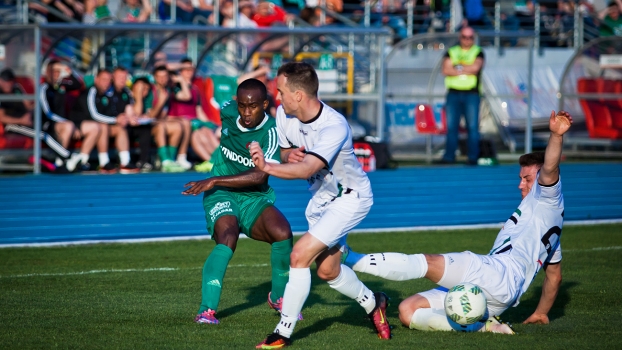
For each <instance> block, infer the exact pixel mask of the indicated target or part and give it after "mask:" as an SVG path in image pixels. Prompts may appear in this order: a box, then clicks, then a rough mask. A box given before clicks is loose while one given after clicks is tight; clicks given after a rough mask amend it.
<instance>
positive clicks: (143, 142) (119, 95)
mask: <svg viewBox="0 0 622 350" xmlns="http://www.w3.org/2000/svg"><path fill="white" fill-rule="evenodd" d="M112 89H113V93H112V98H111V104H110V107H111V114H112V115H121V114H125V115H126V116H127V119H128V125H127V126H126V129H127V133H128V139H129V141H130V144H133V142H135V141H138V145H139V150H140V161H139V163H138V164H137V168H139V169H140V171H143V172H149V171H151V170H152V169H153V165H151V162H150V161H151V159H150V157H151V129H152V123H151V122H152V119H150V118H149V119H147V120H145V119H142V118H141V116H142V113H136V110H135V108H134V107H135V106H134V98H133V94H132V91H130V89H129V88H128V73H127V70H126V69H125V68H123V67H117V68H115V69H114V70H113V72H112Z"/></svg>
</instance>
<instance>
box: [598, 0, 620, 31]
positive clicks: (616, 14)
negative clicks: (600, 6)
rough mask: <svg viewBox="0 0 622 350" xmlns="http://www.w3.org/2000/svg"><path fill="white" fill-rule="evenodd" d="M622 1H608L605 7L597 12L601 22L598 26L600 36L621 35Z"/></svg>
mask: <svg viewBox="0 0 622 350" xmlns="http://www.w3.org/2000/svg"><path fill="white" fill-rule="evenodd" d="M621 14H622V1H621V0H615V1H611V2H609V4H608V5H607V8H606V9H604V10H602V11H601V12H600V13H599V14H598V18H600V19H601V24H600V26H599V28H598V30H599V32H600V36H601V37H606V36H614V35H617V36H622V16H620V15H621Z"/></svg>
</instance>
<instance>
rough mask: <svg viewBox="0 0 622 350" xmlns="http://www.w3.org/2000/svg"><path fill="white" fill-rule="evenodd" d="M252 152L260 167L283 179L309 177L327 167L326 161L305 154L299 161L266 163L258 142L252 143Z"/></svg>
mask: <svg viewBox="0 0 622 350" xmlns="http://www.w3.org/2000/svg"><path fill="white" fill-rule="evenodd" d="M250 153H251V157H252V159H253V163H254V164H255V166H256V167H257V168H258V169H260V170H262V171H265V172H266V173H268V174H270V175H272V176H276V177H278V178H281V179H287V180H293V179H308V178H310V177H311V175H313V174H315V173H317V172H318V171H320V169H322V168H324V167H325V164H324V162H322V161H321V160H320V159H319V158H317V157H314V156H305V157H304V158H303V160H302V161H301V162H298V163H285V164H274V163H266V160H265V158H264V154H263V151H262V150H261V147H260V146H259V143H257V142H253V143H251V146H250Z"/></svg>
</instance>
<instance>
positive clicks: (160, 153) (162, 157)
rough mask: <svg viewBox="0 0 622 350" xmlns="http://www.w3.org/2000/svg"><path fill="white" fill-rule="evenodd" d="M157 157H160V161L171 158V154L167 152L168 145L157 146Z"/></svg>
mask: <svg viewBox="0 0 622 350" xmlns="http://www.w3.org/2000/svg"><path fill="white" fill-rule="evenodd" d="M158 157H160V160H161V161H162V162H164V161H166V160H172V158H171V156H170V155H169V153H168V147H166V146H162V147H158Z"/></svg>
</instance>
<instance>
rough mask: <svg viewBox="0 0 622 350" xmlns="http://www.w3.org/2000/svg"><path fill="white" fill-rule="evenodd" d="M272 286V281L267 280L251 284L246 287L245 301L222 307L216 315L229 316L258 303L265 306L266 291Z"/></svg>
mask: <svg viewBox="0 0 622 350" xmlns="http://www.w3.org/2000/svg"><path fill="white" fill-rule="evenodd" d="M271 288H272V282H271V281H267V282H264V283H262V284H259V285H255V286H252V287H251V288H247V289H246V292H247V293H246V302H244V303H242V304H239V305H235V306H233V307H229V308H226V309H223V310H221V311H219V312H218V316H220V317H221V318H225V317H229V316H231V315H234V314H236V313H238V312H239V311H244V310H248V309H250V308H253V307H255V306H258V305H262V304H265V305H266V308H267V300H268V293H269V292H270V289H271Z"/></svg>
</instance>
